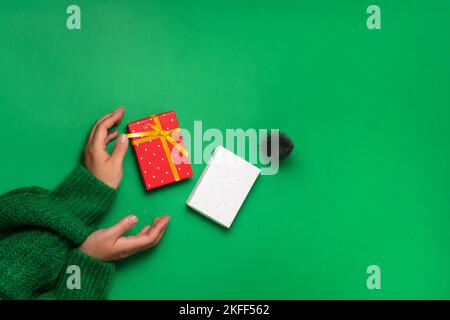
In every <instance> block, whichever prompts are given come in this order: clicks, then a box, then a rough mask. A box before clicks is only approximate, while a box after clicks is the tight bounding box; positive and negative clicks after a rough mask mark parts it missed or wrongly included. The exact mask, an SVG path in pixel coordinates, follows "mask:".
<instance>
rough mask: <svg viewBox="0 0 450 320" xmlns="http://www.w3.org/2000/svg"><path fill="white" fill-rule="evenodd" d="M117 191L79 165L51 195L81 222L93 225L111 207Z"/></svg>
mask: <svg viewBox="0 0 450 320" xmlns="http://www.w3.org/2000/svg"><path fill="white" fill-rule="evenodd" d="M116 194H117V190H115V189H113V188H111V187H109V186H107V185H106V184H104V183H103V182H101V181H100V180H98V179H97V178H96V177H94V176H93V175H92V174H91V173H90V172H89V171H88V170H87V169H86V168H85V167H83V166H82V165H78V166H77V167H76V168H75V169H74V170H73V171H72V172H71V173H70V174H69V176H68V177H67V178H66V179H65V180H64V181H63V182H62V183H61V184H60V185H59V186H58V187H57V188H56V189H55V190H54V191H53V192H52V193H51V195H52V197H53V198H56V199H58V200H61V201H62V202H63V206H64V209H65V211H66V212H67V213H69V214H70V215H71V216H72V217H75V218H78V219H79V220H80V221H81V222H83V223H86V224H92V223H93V222H94V221H96V220H97V219H98V218H99V217H100V216H101V215H102V214H103V213H104V212H105V211H106V209H107V208H108V207H109V206H110V205H111V203H112V202H113V201H114V199H115V197H116Z"/></svg>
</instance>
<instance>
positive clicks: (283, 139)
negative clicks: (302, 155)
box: [266, 132, 294, 160]
mask: <svg viewBox="0 0 450 320" xmlns="http://www.w3.org/2000/svg"><path fill="white" fill-rule="evenodd" d="M274 134H275V133H272V134H268V135H267V140H266V151H267V156H268V157H270V155H271V154H272V136H273V135H274ZM292 149H294V144H293V143H292V140H291V139H289V137H288V136H287V135H286V134H284V133H282V132H280V134H279V150H280V151H279V157H280V159H281V160H283V159H285V158H286V157H287V156H288V155H289V154H290V153H291V152H292Z"/></svg>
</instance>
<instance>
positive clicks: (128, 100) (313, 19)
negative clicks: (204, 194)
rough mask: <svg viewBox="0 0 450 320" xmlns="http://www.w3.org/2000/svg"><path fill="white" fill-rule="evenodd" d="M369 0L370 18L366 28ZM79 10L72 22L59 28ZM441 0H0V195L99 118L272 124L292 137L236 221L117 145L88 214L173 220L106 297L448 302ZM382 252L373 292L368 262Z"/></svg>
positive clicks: (38, 170)
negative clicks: (195, 200)
mask: <svg viewBox="0 0 450 320" xmlns="http://www.w3.org/2000/svg"><path fill="white" fill-rule="evenodd" d="M372 3H375V4H377V5H379V6H380V7H381V12H382V29H381V30H375V31H371V30H368V29H367V27H366V18H367V16H368V15H367V14H366V8H367V7H368V5H370V4H372ZM70 4H77V5H79V6H80V7H81V19H82V21H81V23H82V30H79V31H77V30H74V31H69V30H67V28H66V18H67V16H68V15H67V14H66V8H67V7H68V5H70ZM449 12H450V2H448V1H446V0H442V1H441V0H436V1H432V2H430V1H378V0H377V1H370V2H369V1H356V0H352V1H313V0H309V1H281V0H277V1H195V0H191V1H162V0H161V1H144V0H142V1H130V0H127V1H125V0H123V1H92V0H91V1H88V0H77V1H60V0H46V1H42V0H40V1H37V0H34V1H31V0H30V1H16V0H2V1H1V2H0V120H1V126H0V134H1V157H0V181H1V183H0V192H6V191H8V190H11V189H13V188H16V187H21V186H26V185H39V186H42V187H46V188H53V187H55V186H56V185H57V184H58V183H59V182H60V181H61V180H62V179H63V178H64V176H65V175H66V174H67V173H68V172H69V171H70V170H71V169H72V168H73V167H74V166H75V165H76V163H77V162H78V160H79V156H80V152H81V150H82V147H83V143H84V139H85V137H86V134H87V133H88V131H89V129H90V127H91V125H92V124H93V122H94V121H95V120H96V119H97V118H99V117H100V116H101V115H103V114H104V113H106V112H109V111H110V110H112V109H114V108H115V107H117V106H120V105H124V106H125V107H126V114H125V117H124V120H123V122H122V124H121V125H120V126H119V129H120V130H122V131H123V130H124V129H125V125H126V123H128V122H131V121H134V120H136V119H139V118H142V117H144V116H147V115H151V114H154V113H159V112H163V111H167V110H170V109H173V110H176V112H177V115H178V119H179V122H180V124H181V126H182V127H184V128H187V129H190V130H192V129H193V122H194V120H201V121H203V128H204V129H206V128H219V129H221V130H225V129H226V128H280V129H281V130H283V131H285V132H286V133H288V135H289V136H290V137H291V138H292V139H293V141H294V142H295V144H296V148H295V150H294V152H293V154H292V155H291V156H290V158H288V159H287V160H286V161H285V162H284V163H283V164H282V167H281V168H280V171H279V173H278V174H277V175H274V176H261V177H260V178H259V179H258V181H257V183H256V184H255V186H254V188H253V189H252V191H251V193H250V195H249V197H248V198H247V200H246V203H245V205H244V207H243V208H242V210H241V211H240V212H239V214H238V216H237V219H236V220H235V222H234V224H233V226H232V228H231V229H230V230H228V231H227V230H226V229H224V228H222V227H220V226H218V225H216V224H214V223H213V222H211V221H209V220H208V219H206V218H204V217H202V216H200V215H199V214H197V213H195V212H193V211H192V210H190V209H188V208H187V207H186V206H185V200H186V199H187V197H188V196H189V194H190V192H191V190H192V188H193V187H194V185H195V182H196V181H197V179H198V177H199V175H200V174H201V172H202V169H203V168H204V164H201V165H195V166H194V167H193V170H194V173H195V175H196V176H195V177H194V178H193V179H190V180H188V181H185V182H183V183H179V184H178V185H175V186H170V187H164V188H161V189H158V190H156V191H151V192H148V193H146V192H145V191H144V188H143V186H142V183H141V181H140V177H139V173H138V170H137V167H136V163H135V160H134V155H133V153H132V152H131V148H130V150H129V152H128V154H127V156H126V159H125V162H124V178H123V181H122V185H121V189H120V193H119V197H118V199H117V201H116V202H115V203H114V205H113V207H112V209H111V210H110V212H109V213H108V215H107V216H106V217H105V219H103V221H102V227H106V226H110V225H112V224H113V223H115V222H116V221H118V220H119V219H120V218H121V217H123V216H125V215H127V214H130V213H134V214H136V215H137V216H138V217H139V219H140V222H139V225H138V227H137V228H136V230H139V229H140V227H142V226H143V225H144V224H145V223H148V222H149V221H151V220H152V219H153V218H154V217H155V216H157V215H160V214H169V215H171V217H172V220H171V222H170V226H169V228H168V229H167V232H166V235H165V237H164V239H163V240H162V242H161V243H160V244H159V245H158V246H157V247H156V248H154V249H152V250H150V251H148V252H146V253H143V254H139V255H137V256H135V257H131V258H129V259H127V260H125V261H122V262H120V263H118V264H117V273H116V275H115V277H114V280H113V283H112V286H111V289H110V291H109V294H108V297H109V298H111V299H128V298H144V299H170V298H180V299H188V298H191V299H197V298H198V299H207V298H209V299H222V298H223V299H231V298H236V299H241V298H245V299H247V298H256V299H260V298H261V299H265V298H272V299H283V298H284V299H314V298H324V299H341V298H342V299H350V298H361V299H379V298H387V299H391V298H450V233H449V232H448V230H449V222H450V179H449V178H450V166H449V163H450V144H449V138H450V89H449V88H450V86H449V84H450V82H449V77H450V59H449V57H450V42H449V41H448V40H449V31H450V18H449ZM371 264H376V265H379V266H380V267H381V284H382V289H381V290H368V289H367V287H366V279H367V276H368V275H367V274H366V268H367V266H369V265H371Z"/></svg>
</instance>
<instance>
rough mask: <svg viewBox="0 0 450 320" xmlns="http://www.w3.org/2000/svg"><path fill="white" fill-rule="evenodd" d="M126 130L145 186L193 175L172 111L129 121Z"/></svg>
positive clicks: (158, 185) (151, 187)
mask: <svg viewBox="0 0 450 320" xmlns="http://www.w3.org/2000/svg"><path fill="white" fill-rule="evenodd" d="M128 132H129V134H128V135H127V136H128V138H131V143H132V145H133V149H134V152H135V155H136V159H137V161H138V164H139V169H140V171H141V176H142V181H143V182H144V185H145V188H146V189H147V190H150V189H155V188H158V187H161V186H164V185H166V184H170V183H173V182H177V181H180V180H184V179H188V178H190V177H192V176H193V173H192V168H191V164H190V162H189V155H188V153H187V151H186V149H185V148H184V143H183V137H182V136H181V133H180V128H179V125H178V120H177V116H176V114H175V111H169V112H165V113H160V114H157V115H153V116H150V117H147V118H144V119H140V120H137V121H134V122H131V123H129V124H128Z"/></svg>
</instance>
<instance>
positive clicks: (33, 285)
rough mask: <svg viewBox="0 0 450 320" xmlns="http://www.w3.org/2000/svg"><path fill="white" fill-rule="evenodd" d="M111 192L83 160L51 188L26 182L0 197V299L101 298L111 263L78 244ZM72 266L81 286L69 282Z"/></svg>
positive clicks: (96, 218)
mask: <svg viewBox="0 0 450 320" xmlns="http://www.w3.org/2000/svg"><path fill="white" fill-rule="evenodd" d="M115 196H116V190H114V189H112V188H110V187H108V186H107V185H105V184H104V183H102V182H101V181H99V180H97V179H96V178H95V177H94V176H92V175H91V174H90V173H89V172H88V171H87V170H86V169H85V168H84V167H83V166H81V165H80V166H78V167H77V168H76V169H75V170H74V171H72V173H71V174H70V175H69V176H68V177H67V179H66V180H65V181H64V182H63V183H62V184H60V185H59V186H58V187H57V188H56V189H55V190H54V191H48V190H44V189H42V188H39V187H29V188H20V189H16V190H13V191H11V192H8V193H6V194H4V195H2V196H0V299H102V298H104V297H105V293H106V290H107V287H108V285H109V282H110V279H111V276H112V274H113V272H114V264H112V263H106V262H101V261H98V260H95V259H94V258H92V257H90V256H88V255H86V254H84V253H83V252H81V251H80V250H78V249H77V248H78V247H79V245H80V244H81V243H82V242H83V241H84V240H85V239H86V238H87V236H88V235H89V234H90V233H91V232H92V231H94V230H95V223H96V222H97V220H98V219H99V218H100V217H101V216H102V215H103V214H104V213H105V211H106V209H107V208H108V206H109V205H110V204H111V202H112V201H113V200H114V198H115ZM72 265H75V266H78V267H79V270H80V273H81V277H80V280H81V281H80V284H81V286H80V287H81V288H80V289H77V288H73V287H72V286H70V285H69V286H68V285H67V283H68V280H70V281H71V280H72V278H73V277H72V278H70V279H69V277H71V276H72V274H73V271H71V269H69V270H68V269H67V268H68V267H69V266H72ZM70 281H69V283H70ZM69 288H72V289H69Z"/></svg>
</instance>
